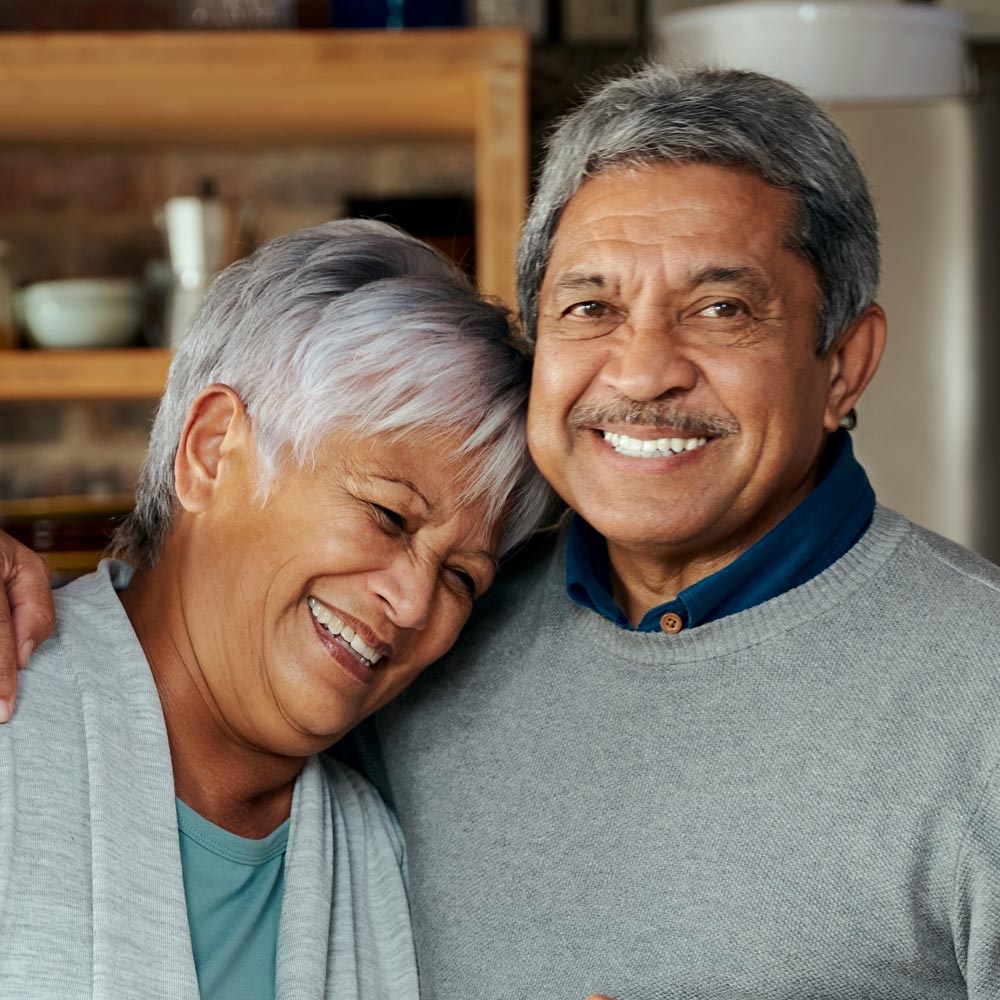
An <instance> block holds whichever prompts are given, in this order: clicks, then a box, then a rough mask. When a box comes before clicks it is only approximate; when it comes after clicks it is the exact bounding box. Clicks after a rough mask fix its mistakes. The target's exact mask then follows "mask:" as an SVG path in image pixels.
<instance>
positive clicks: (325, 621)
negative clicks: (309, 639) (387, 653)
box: [309, 597, 382, 667]
mask: <svg viewBox="0 0 1000 1000" xmlns="http://www.w3.org/2000/svg"><path fill="white" fill-rule="evenodd" d="M309 610H310V611H311V612H312V616H313V618H315V619H316V621H318V622H319V623H320V625H322V626H323V628H325V629H326V630H327V632H329V633H330V635H333V636H338V637H339V638H340V639H341V640H342V641H343V643H344V644H345V645H346V646H349V647H350V648H351V650H352V651H353V652H355V653H357V655H358V659H360V660H363V661H364V663H365V664H366V665H367V666H369V667H374V666H375V664H376V663H378V661H379V660H381V659H382V654H381V653H379V652H377V651H376V650H374V649H372V648H371V646H369V645H368V644H367V643H366V642H365V641H364V639H362V638H361V636H360V635H358V634H357V632H355V631H354V629H352V628H351V626H350V625H345V624H344V623H343V622H342V621H341V620H340V619H339V618H338V617H337V616H336V615H335V614H334V613H333V612H332V611H331V610H330V609H329V608H328V607H326V606H325V605H323V604H320V602H319V601H317V600H316V598H315V597H310V598H309Z"/></svg>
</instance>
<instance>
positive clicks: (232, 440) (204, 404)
mask: <svg viewBox="0 0 1000 1000" xmlns="http://www.w3.org/2000/svg"><path fill="white" fill-rule="evenodd" d="M252 446H253V442H252V440H251V437H250V423H249V420H248V419H247V413H246V408H245V407H244V405H243V401H242V400H241V399H240V397H239V396H237V395H236V393H235V392H233V390H232V389H230V388H229V386H228V385H210V386H209V387H208V388H207V389H205V390H204V391H203V392H202V393H200V395H199V396H198V398H197V399H196V400H195V401H194V402H193V403H192V404H191V409H190V410H188V415H187V419H186V420H185V422H184V429H183V431H182V432H181V439H180V442H179V443H178V445H177V454H176V455H175V456H174V489H175V491H176V493H177V499H178V500H179V501H180V505H181V507H182V508H183V509H184V510H186V511H189V512H191V513H196V512H198V511H202V510H205V509H206V508H207V507H208V506H209V505H210V504H211V502H212V500H213V498H214V497H215V494H216V492H217V490H218V488H219V485H220V483H221V481H222V478H223V475H224V473H225V470H226V468H227V466H228V465H231V464H232V460H237V461H238V462H239V463H240V464H243V463H244V462H245V460H246V459H247V458H248V457H249V455H250V454H251V452H249V451H248V449H249V448H252Z"/></svg>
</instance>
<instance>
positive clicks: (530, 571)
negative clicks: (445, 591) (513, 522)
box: [470, 527, 565, 624]
mask: <svg viewBox="0 0 1000 1000" xmlns="http://www.w3.org/2000/svg"><path fill="white" fill-rule="evenodd" d="M564 534H565V532H564V530H563V529H561V528H559V527H556V528H551V529H548V530H545V531H541V532H539V533H538V534H536V535H534V536H533V537H532V538H531V539H529V540H528V541H527V542H526V543H525V544H524V545H523V546H522V547H521V548H520V549H518V550H517V552H515V553H514V554H513V555H512V556H511V557H510V558H508V559H507V560H506V561H505V562H504V563H503V565H502V566H501V567H500V572H499V573H498V574H497V579H496V582H495V583H494V585H493V586H492V587H491V588H490V589H489V590H488V591H487V592H486V594H484V595H483V597H482V598H480V600H478V601H477V602H476V609H475V611H474V612H473V616H472V621H471V623H470V624H474V623H475V622H476V621H478V620H480V619H483V618H491V619H492V618H496V617H497V616H504V617H506V616H509V615H510V614H513V613H517V612H518V611H520V610H522V609H524V608H526V607H529V606H531V607H537V606H538V602H539V601H540V600H541V599H542V594H543V591H548V590H551V589H555V590H557V591H561V589H562V581H563V578H564V576H565V573H564V572H563V570H562V566H563V549H564V544H563V538H564Z"/></svg>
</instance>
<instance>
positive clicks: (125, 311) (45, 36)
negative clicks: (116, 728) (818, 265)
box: [0, 0, 1000, 575]
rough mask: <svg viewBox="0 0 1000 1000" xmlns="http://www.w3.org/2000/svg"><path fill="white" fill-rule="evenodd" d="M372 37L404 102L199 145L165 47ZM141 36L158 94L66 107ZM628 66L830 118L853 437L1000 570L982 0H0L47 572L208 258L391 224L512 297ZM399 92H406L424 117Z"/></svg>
mask: <svg viewBox="0 0 1000 1000" xmlns="http://www.w3.org/2000/svg"><path fill="white" fill-rule="evenodd" d="M503 28H514V29H520V31H521V32H523V35H524V37H525V39H526V42H522V41H521V39H520V37H519V35H518V34H516V33H510V32H504V31H502V30H500V31H498V30H497V29H503ZM224 32H238V34H222V33H224ZM380 32H381V33H383V35H384V36H385V37H386V38H389V39H390V40H391V43H392V44H393V45H396V44H397V43H398V44H400V45H401V46H402V47H401V48H399V49H398V52H399V53H400V56H399V60H400V63H401V64H402V63H403V62H405V64H406V66H407V67H409V66H410V65H411V64H412V66H413V69H412V70H410V69H406V70H405V71H403V70H401V72H404V76H403V77H401V80H402V83H401V84H399V86H400V88H401V89H400V91H398V93H397V95H396V96H394V95H393V93H392V91H391V90H389V89H387V88H382V87H380V86H377V85H376V83H375V82H373V83H372V88H371V89H372V93H373V94H374V93H375V91H376V90H377V91H379V93H381V92H382V90H383V89H384V90H385V96H384V97H381V98H380V97H378V96H375V97H373V98H372V105H371V108H368V106H367V105H365V107H364V108H362V110H361V111H359V112H358V116H364V115H367V116H368V117H369V118H370V121H369V122H368V123H367V125H366V124H365V123H360V124H359V123H358V122H357V121H355V120H354V118H352V117H351V115H350V114H349V112H348V111H344V112H343V115H342V118H343V122H344V127H343V133H342V134H341V133H340V132H338V131H337V128H336V127H333V126H331V128H328V129H327V128H323V127H317V128H316V129H315V130H311V129H310V127H309V123H308V121H298V120H297V119H295V113H294V112H295V109H294V107H289V115H288V117H289V118H290V119H291V123H290V124H288V123H283V122H275V121H274V120H273V119H275V118H279V119H280V118H281V117H283V116H282V114H281V113H280V109H279V112H278V113H277V114H276V113H275V111H274V109H270V110H268V109H267V108H266V107H264V104H263V103H262V110H261V123H262V124H261V128H260V134H259V136H258V135H256V134H255V130H254V129H253V128H252V124H253V117H252V115H253V110H254V109H253V108H252V107H251V108H250V109H249V111H248V112H247V114H248V115H249V116H250V117H249V118H248V121H249V123H250V124H249V125H248V126H247V128H245V129H244V130H243V131H242V132H240V133H239V134H237V132H239V130H238V129H236V128H234V129H232V130H231V132H232V134H230V132H229V131H225V130H224V131H223V132H222V133H220V134H219V135H213V134H212V133H211V131H210V130H208V131H206V126H205V122H204V121H202V119H201V118H200V117H199V116H200V110H199V108H198V107H197V97H196V96H195V97H193V98H190V99H189V103H190V107H189V110H188V111H184V110H183V109H184V108H185V107H188V105H185V103H184V101H185V100H188V98H184V97H183V96H178V94H176V93H173V92H171V91H172V90H178V91H179V90H181V89H182V88H183V83H184V80H183V69H177V68H174V69H170V66H171V65H174V66H175V67H176V65H180V63H177V60H180V61H181V63H182V62H183V59H184V58H186V57H189V58H192V59H195V58H198V57H199V53H201V52H203V51H204V52H211V51H214V50H212V49H211V48H206V49H204V50H201V49H198V48H197V47H198V45H199V44H201V42H202V41H203V40H205V39H210V38H212V37H214V38H215V39H216V42H217V43H219V44H224V46H225V51H226V52H227V53H230V54H232V53H236V55H232V59H231V61H232V62H234V64H236V63H238V64H239V66H238V69H237V70H235V71H232V70H227V72H229V73H230V74H231V75H230V77H229V79H237V81H239V80H240V79H242V80H243V85H244V86H245V87H246V89H247V92H248V93H251V92H253V87H254V85H255V82H258V83H259V81H257V80H256V78H255V77H256V74H257V73H258V72H264V70H262V69H260V70H259V69H258V67H257V65H256V63H255V57H256V58H258V59H260V58H262V59H263V60H264V61H265V62H267V64H268V66H269V67H270V69H269V70H268V71H269V72H276V73H278V74H279V76H278V77H276V78H275V79H279V78H281V74H282V73H284V72H285V71H284V70H283V69H282V66H281V63H280V60H281V59H282V58H286V57H285V56H282V55H281V53H286V52H287V53H289V56H288V57H287V58H289V59H290V60H291V61H299V62H302V60H299V59H298V56H297V55H296V53H304V54H305V57H307V60H314V63H313V62H309V63H308V64H307V65H290V66H289V67H288V68H287V74H291V75H292V76H294V74H296V73H299V74H301V75H302V78H303V80H305V81H306V83H305V84H304V85H307V86H308V81H309V80H310V79H311V78H312V77H310V74H313V77H314V78H315V85H316V86H318V87H319V86H323V85H324V84H325V81H326V77H325V76H324V73H325V72H326V69H325V67H326V63H327V62H329V61H330V60H332V59H335V58H341V56H340V55H339V53H341V49H333V48H331V49H329V51H327V50H325V49H323V48H322V43H324V42H325V40H326V39H334V40H338V41H339V40H344V41H345V43H350V44H351V48H350V49H349V50H344V51H349V52H350V58H352V59H356V60H363V59H365V58H367V57H366V56H365V53H367V52H369V50H370V51H371V52H373V53H374V52H381V49H378V47H377V45H375V46H374V47H371V46H369V44H368V40H369V39H371V38H372V37H373V36H376V35H378V34H379V33H380ZM163 39H166V42H165V43H161V40H163ZM283 39H284V41H285V42H289V41H291V42H293V43H294V44H293V46H292V47H291V48H289V47H288V46H287V45H286V46H285V47H282V40H283ZM355 39H357V40H358V41H357V45H356V46H354V45H353V40H355ZM300 42H301V43H302V44H303V45H304V46H305V47H304V48H301V49H299V48H295V46H297V45H299V43H300ZM314 43H315V44H314ZM171 46H176V47H171ZM473 50H475V54H472V53H473ZM147 51H148V52H150V53H151V58H153V59H154V60H155V59H159V60H162V61H163V65H164V66H165V67H167V68H166V69H165V71H164V76H163V81H164V82H163V88H164V90H163V92H162V93H157V92H156V90H155V88H154V89H153V90H148V89H147V90H146V91H142V93H141V94H138V96H137V94H130V93H129V92H128V91H129V88H128V87H121V86H120V81H121V79H128V77H127V75H126V76H125V77H114V79H115V80H118V81H119V90H118V91H116V90H115V88H114V87H113V86H112V87H110V89H109V91H108V95H107V99H106V101H105V103H104V104H99V105H95V103H94V102H93V101H91V102H90V103H87V102H86V101H84V102H83V103H82V104H81V105H80V108H79V109H77V108H76V106H75V103H74V102H75V99H76V98H75V95H74V93H73V83H74V74H75V73H79V74H81V79H83V78H85V79H87V80H91V81H93V80H95V79H97V78H98V77H100V72H98V71H95V70H94V68H93V63H95V62H107V63H108V64H109V65H110V64H111V63H113V62H114V61H115V59H117V58H118V55H120V54H124V55H122V59H123V60H124V61H125V62H127V60H128V59H129V58H136V59H141V58H143V56H142V54H143V53H145V52H147ZM218 51H222V50H218ZM390 51H391V52H396V51H397V49H392V50H390ZM244 52H245V56H244V55H242V53H244ZM186 53H187V55H186ZM519 53H520V55H519ZM272 55H273V59H272ZM384 57H385V56H384V53H383V54H382V55H380V56H377V57H376V56H375V55H372V56H371V57H370V58H371V59H375V58H384ZM646 57H652V58H657V59H663V60H666V61H668V62H674V63H682V62H683V63H690V62H705V61H707V62H712V63H715V64H719V65H742V66H748V67H750V68H757V69H761V70H764V71H767V72H772V73H774V74H775V75H780V76H785V77H786V78H788V79H791V80H792V82H795V83H797V84H798V85H800V86H803V87H804V88H805V89H806V90H809V91H810V92H811V93H813V95H814V96H816V97H817V98H819V99H821V100H823V101H824V102H825V103H827V104H828V105H829V106H830V108H831V110H832V111H833V113H834V115H835V116H836V117H837V118H838V119H839V120H840V121H841V123H842V124H843V125H844V127H845V128H846V129H847V131H848V133H849V134H850V136H851V137H852V140H853V141H854V143H855V146H856V148H857V150H858V152H859V154H860V156H861V158H862V160H863V162H864V163H865V166H866V168H867V170H868V172H869V175H870V178H871V180H872V184H873V189H874V194H875V198H876V203H877V207H878V210H879V213H880V219H881V224H882V229H883V239H884V254H885V276H884V282H883V294H882V300H883V302H884V303H885V305H886V307H887V311H888V313H889V319H890V330H891V338H890V348H889V352H888V356H887V358H886V360H885V362H884V365H883V370H882V372H880V374H879V376H878V378H877V380H876V383H875V384H874V386H873V387H872V388H871V389H870V390H869V393H868V395H867V396H866V397H865V399H864V401H863V405H862V406H861V407H860V425H859V428H858V431H857V432H856V435H855V436H856V440H857V446H858V450H859V452H860V454H861V457H862V459H863V460H864V462H865V464H866V465H867V466H868V468H869V471H870V473H871V475H872V478H873V480H874V483H875V486H876V491H877V493H878V495H879V498H880V500H882V501H883V502H885V503H887V504H889V505H890V506H893V507H896V508H898V509H900V510H902V511H903V512H904V513H906V514H908V515H909V516H910V517H912V518H913V519H914V520H916V521H918V522H920V523H923V524H926V525H927V526H929V527H931V528H933V529H935V530H937V531H940V532H941V533H943V534H945V535H948V536H950V537H952V538H954V539H956V540H958V541H960V542H962V543H963V544H965V545H968V546H970V547H972V548H975V549H977V550H979V551H980V552H982V553H983V554H985V555H987V556H988V557H989V558H991V559H993V560H994V561H998V562H1000V518H998V517H997V516H996V514H995V511H996V510H997V509H1000V449H998V447H997V446H996V445H995V444H994V441H995V440H1000V416H998V415H997V411H998V406H997V405H996V404H997V401H998V398H1000V397H998V392H997V388H996V386H997V383H998V382H1000V313H998V312H997V311H996V310H995V309H991V308H989V306H990V293H991V292H992V291H993V289H994V287H995V286H996V285H997V283H998V281H1000V235H998V232H1000V188H998V186H1000V181H998V179H997V178H998V177H1000V0H946V2H942V3H937V4H930V3H904V2H902V0H899V2H896V3H892V2H887V0H885V2H867V0H811V2H801V0H747V2H740V3H732V2H729V3H723V4H719V3H706V2H701V3H697V2H696V0H425V2H420V0H381V2H375V0H354V2H348V0H332V2H328V0H298V2H293V0H170V2H167V0H55V2H46V3H44V4H39V3H37V2H33V0H0V105H2V104H3V102H4V98H3V96H2V94H3V92H4V91H6V93H7V94H8V98H7V99H6V100H7V104H6V110H5V108H4V107H0V112H5V113H4V114H3V116H2V119H3V120H2V121H0V526H3V527H5V528H6V529H7V530H12V531H13V532H15V533H16V534H17V535H18V537H20V538H22V539H23V540H25V541H27V542H28V543H29V544H33V545H34V546H35V547H37V548H40V549H43V550H46V551H47V552H49V553H50V561H51V563H52V565H53V567H54V568H55V569H56V570H57V572H58V573H59V574H60V575H67V574H72V573H73V572H77V571H80V570H82V569H85V568H89V566H90V565H92V564H93V561H94V557H95V556H94V554H95V552H96V551H97V550H99V548H100V547H101V545H102V544H103V540H104V538H105V537H106V535H107V532H108V530H109V527H110V526H111V525H112V524H113V522H114V518H115V517H117V516H120V514H121V513H122V512H123V511H125V510H127V508H128V504H129V498H130V494H131V491H132V489H133V486H134V482H135V476H136V472H137V469H138V465H139V461H140V460H141V456H142V453H143V450H144V447H145V440H146V433H147V430H148V425H149V419H150V416H151V413H152V408H153V405H154V400H153V396H154V394H155V391H156V388H157V387H158V385H159V384H160V381H161V380H162V377H163V373H164V372H165V369H166V364H167V363H168V361H169V349H170V345H171V343H172V342H175V341H176V339H177V338H178V337H179V336H180V335H181V332H182V329H183V320H184V317H185V315H186V314H187V312H188V311H189V310H190V308H192V307H193V305H194V304H196V302H197V300H198V298H199V296H200V294H201V291H202V290H203V287H204V284H205V282H206V281H207V280H210V277H211V273H212V271H213V270H215V269H216V268H217V267H219V266H222V265H224V264H225V263H226V262H228V260H230V259H232V258H233V257H235V256H237V255H239V254H241V253H244V252H247V251H248V250H250V249H252V248H253V247H254V246H255V245H257V244H258V243H259V242H261V241H263V240H266V239H268V238H270V237H271V236H274V235H277V234H280V233H284V232H288V231H291V230H293V229H296V228H299V227H301V226H305V225H311V224H315V223H319V222H322V221H325V220H327V219H330V218H335V217H338V216H343V215H350V214H356V215H364V216H368V217H379V218H388V219H391V220H393V221H395V222H397V223H398V224H400V225H402V226H403V227H404V228H407V229H408V230H410V231H411V232H413V233H414V234H415V235H418V236H421V237H423V238H426V239H428V240H429V241H431V242H433V243H434V244H435V245H436V246H438V247H440V248H441V249H443V250H444V251H445V252H446V253H449V254H451V255H452V256H453V257H454V258H455V259H456V260H457V261H458V262H459V263H460V264H461V265H462V266H463V267H466V268H467V269H468V270H469V271H470V272H472V273H476V272H477V271H478V273H479V276H480V278H481V279H482V280H483V283H484V285H485V286H486V287H487V289H488V290H489V291H492V292H495V293H498V294H500V295H503V296H506V297H509V296H510V290H511V287H512V284H511V272H510V267H509V257H510V247H511V246H512V244H513V240H514V239H515V237H516V228H517V225H518V223H519V221H520V218H521V213H522V211H523V202H524V195H525V193H526V191H527V190H528V184H529V166H530V165H531V164H534V163H537V159H538V155H539V148H540V141H541V137H542V136H543V135H544V134H545V130H546V128H547V127H548V125H549V124H550V123H551V121H552V120H553V119H554V118H555V117H556V116H558V115H559V114H561V113H562V112H564V111H565V110H567V109H568V108H569V107H570V106H572V104H573V103H574V101H575V100H576V99H577V96H578V94H579V90H580V87H581V86H583V85H586V83H587V82H588V81H592V80H595V79H599V78H600V76H601V75H602V74H605V73H607V72H610V71H613V70H614V68H615V67H618V66H621V65H623V64H632V63H635V62H636V61H637V60H639V59H642V58H646ZM171 60H174V62H173V63H172V62H171ZM240 60H242V62H240ZM491 60H492V62H491ZM88 63H89V64H90V65H89V66H88ZM272 63H273V65H272ZM459 63H462V65H463V66H465V65H466V64H467V65H468V67H469V69H468V72H469V74H470V75H469V77H468V79H469V81H471V83H470V87H471V89H472V90H474V91H475V99H474V100H473V99H472V98H470V99H469V100H468V102H466V103H468V105H469V111H468V118H469V120H468V122H465V123H464V124H463V123H462V122H460V121H459V118H460V114H464V113H465V112H463V111H461V109H459V110H458V111H456V110H455V109H454V108H453V107H452V104H453V103H461V102H460V101H459V100H458V96H459V95H457V94H456V101H455V102H452V100H451V98H450V96H449V90H448V87H449V86H459V85H456V84H455V83H454V79H457V78H454V79H453V77H452V76H449V74H450V73H452V72H453V71H454V66H455V65H457V64H459ZM487 64H489V65H488V66H487ZM275 66H277V69H276V68H275ZM313 66H315V70H313V68H311V67H313ZM482 67H486V68H485V69H483V68H482ZM366 71H367V72H370V73H371V74H372V80H373V81H375V80H376V78H377V77H380V76H382V75H384V74H383V71H382V67H381V66H374V65H373V66H370V67H367V70H366V67H365V65H364V63H363V62H357V63H356V64H354V65H353V68H352V72H354V73H355V75H357V76H358V79H359V81H360V82H359V83H358V87H361V88H363V87H364V79H365V72H366ZM116 72H117V70H116ZM123 72H126V73H127V67H126V70H124V71H123ZM199 72H203V71H202V70H199ZM233 72H235V73H236V76H235V77H233V76H232V73H233ZM239 74H244V76H243V77H240V76H239ZM405 74H411V75H409V76H408V75H405ZM148 76H149V73H147V77H148ZM204 78H205V79H209V78H210V77H208V76H205V77H204ZM109 79H111V78H110V77H109ZM199 79H201V77H199ZM148 84H149V80H148V79H147V80H146V85H147V87H148ZM411 88H414V89H417V90H419V91H420V93H421V94H423V93H425V92H426V94H427V95H428V97H427V100H426V101H425V102H424V106H423V110H422V112H421V113H420V115H419V116H418V117H419V121H416V120H412V121H411V120H410V119H411V118H413V117H414V116H413V115H412V113H411V112H410V111H409V110H408V106H404V103H403V101H402V94H403V91H404V90H406V91H409V90H410V89H411ZM462 89H463V91H464V89H465V88H464V87H463V88H462ZM358 93H360V91H357V92H355V93H354V95H353V96H351V95H346V94H345V97H344V100H345V102H346V101H348V100H353V101H355V102H357V94H358ZM12 94H16V96H11V95H12ZM59 95H64V100H65V102H66V105H67V106H66V108H65V109H60V108H59V107H58V106H53V102H54V101H58V99H59ZM484 95H486V96H485V97H484ZM210 96H211V95H207V96H206V98H205V99H206V100H210ZM313 96H314V95H310V100H312V99H313ZM140 99H141V100H143V101H147V102H148V104H147V106H148V108H149V123H144V121H143V119H142V109H141V108H139V109H138V110H137V109H136V108H135V107H134V106H133V105H134V104H135V103H136V101H138V100H140ZM329 99H330V100H331V101H336V99H337V95H336V94H330V95H329ZM130 101H131V102H132V103H131V104H130ZM161 101H162V105H163V106H162V107H161V106H160V104H161ZM360 103H362V104H363V103H364V102H360ZM237 106H239V105H238V102H235V100H234V107H237ZM240 107H241V106H240ZM332 107H333V105H331V108H332ZM36 108H37V109H38V111H37V114H36V113H35V109H36ZM178 108H180V109H181V110H180V111H178V110H177V109H178ZM15 112H16V113H15ZM158 115H159V116H160V117H161V118H162V120H163V121H164V122H166V123H167V124H166V125H165V126H164V128H163V131H162V134H160V132H159V131H158V125H157V122H158V121H159V120H160V118H158V117H157V116H158ZM171 115H173V117H171ZM331 115H332V117H334V118H336V120H337V122H340V121H341V117H340V112H339V111H338V112H337V114H334V113H333V111H331ZM130 116H131V117H130ZM268 116H270V118H268ZM436 116H439V117H440V119H441V125H440V127H438V126H437V124H436ZM286 125H287V127H285V126H286ZM279 126H280V127H279ZM383 126H384V127H383ZM28 327H30V328H31V330H30V331H29V329H28ZM40 344H44V345H46V346H40ZM8 347H9V348H10V349H9V350H5V349H4V348H8ZM66 348H75V352H74V353H67V352H66V350H65V349H66Z"/></svg>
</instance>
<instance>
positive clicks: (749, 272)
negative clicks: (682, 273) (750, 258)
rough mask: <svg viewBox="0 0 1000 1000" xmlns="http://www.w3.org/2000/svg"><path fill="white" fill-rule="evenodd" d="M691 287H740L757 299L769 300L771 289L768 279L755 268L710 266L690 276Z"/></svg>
mask: <svg viewBox="0 0 1000 1000" xmlns="http://www.w3.org/2000/svg"><path fill="white" fill-rule="evenodd" d="M690 281H691V287H692V288H698V287H699V286H700V285H712V284H719V285H740V286H742V287H743V288H745V289H746V290H747V291H748V292H750V294H751V295H753V296H754V297H755V298H758V299H767V298H770V297H771V295H772V294H773V288H772V284H771V281H770V279H769V278H768V277H767V275H766V274H764V273H763V271H758V270H757V268H755V267H724V266H720V265H712V266H710V267H705V268H702V269H701V270H700V271H696V272H695V273H694V274H692V275H691V279H690Z"/></svg>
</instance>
